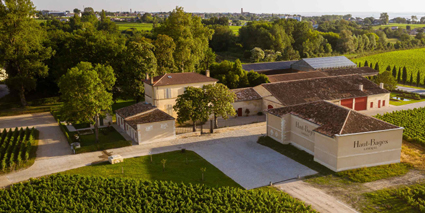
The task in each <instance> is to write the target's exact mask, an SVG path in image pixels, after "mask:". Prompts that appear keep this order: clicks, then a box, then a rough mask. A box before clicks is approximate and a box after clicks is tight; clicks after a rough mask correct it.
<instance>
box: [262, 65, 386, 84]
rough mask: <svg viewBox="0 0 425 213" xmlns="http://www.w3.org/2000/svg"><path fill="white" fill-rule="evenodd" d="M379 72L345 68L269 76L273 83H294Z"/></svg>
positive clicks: (369, 69)
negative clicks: (296, 81) (295, 81)
mask: <svg viewBox="0 0 425 213" xmlns="http://www.w3.org/2000/svg"><path fill="white" fill-rule="evenodd" d="M378 73H379V72H378V71H376V70H374V69H372V68H370V67H356V68H343V69H331V70H323V71H322V70H320V71H307V72H297V73H287V74H279V75H269V76H267V77H268V78H269V80H270V82H271V83H274V82H282V81H293V80H305V79H312V78H323V77H328V76H344V75H361V76H374V75H378Z"/></svg>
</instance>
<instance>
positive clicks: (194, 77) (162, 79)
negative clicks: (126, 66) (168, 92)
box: [145, 72, 218, 86]
mask: <svg viewBox="0 0 425 213" xmlns="http://www.w3.org/2000/svg"><path fill="white" fill-rule="evenodd" d="M217 81H218V80H217V79H215V78H211V77H207V76H205V75H201V74H199V73H194V72H185V73H168V74H164V75H161V76H156V77H154V78H153V86H168V85H178V84H193V83H204V82H217ZM145 83H147V84H149V85H152V84H151V81H150V80H145Z"/></svg>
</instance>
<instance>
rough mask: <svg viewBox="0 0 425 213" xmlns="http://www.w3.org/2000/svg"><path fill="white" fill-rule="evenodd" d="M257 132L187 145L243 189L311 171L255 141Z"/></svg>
mask: <svg viewBox="0 0 425 213" xmlns="http://www.w3.org/2000/svg"><path fill="white" fill-rule="evenodd" d="M257 139H258V135H253V136H245V137H230V138H222V139H220V140H216V141H215V142H214V143H208V144H204V145H202V146H196V147H192V148H189V149H191V150H193V151H195V152H196V153H198V154H199V155H201V156H202V157H203V158H205V159H206V160H207V161H208V162H210V163H211V164H213V165H214V166H215V167H217V168H218V169H220V170H221V171H222V172H223V173H225V174H226V175H227V176H229V177H230V178H232V179H233V180H234V181H236V182H237V183H238V184H239V185H241V186H242V187H244V188H246V189H253V188H258V187H262V186H267V185H269V184H270V181H271V182H272V183H277V182H282V181H285V180H289V179H293V178H297V176H298V175H300V176H301V177H303V176H308V175H313V174H316V173H317V172H316V171H314V170H311V169H309V168H307V167H305V166H303V165H301V164H299V163H297V162H295V161H294V160H292V159H290V158H288V157H286V156H284V155H282V154H280V153H278V152H276V151H274V150H272V149H270V148H268V147H265V146H262V145H260V144H258V143H257Z"/></svg>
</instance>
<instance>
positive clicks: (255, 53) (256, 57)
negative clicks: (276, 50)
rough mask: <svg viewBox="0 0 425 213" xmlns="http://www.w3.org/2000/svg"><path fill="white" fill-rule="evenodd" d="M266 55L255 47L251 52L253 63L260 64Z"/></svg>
mask: <svg viewBox="0 0 425 213" xmlns="http://www.w3.org/2000/svg"><path fill="white" fill-rule="evenodd" d="M264 56H265V53H264V51H263V50H262V49H261V48H259V47H255V48H254V49H252V50H251V62H254V63H256V62H260V61H261V60H263V59H264Z"/></svg>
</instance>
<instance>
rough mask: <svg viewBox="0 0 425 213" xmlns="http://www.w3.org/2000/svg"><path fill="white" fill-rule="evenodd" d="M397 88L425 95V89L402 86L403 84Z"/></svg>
mask: <svg viewBox="0 0 425 213" xmlns="http://www.w3.org/2000/svg"><path fill="white" fill-rule="evenodd" d="M397 89H399V90H403V91H406V92H413V93H418V94H421V95H425V89H415V88H410V87H402V86H397Z"/></svg>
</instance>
